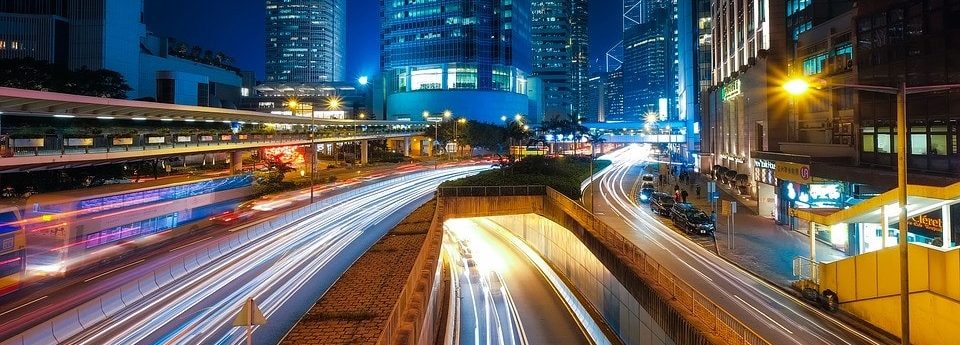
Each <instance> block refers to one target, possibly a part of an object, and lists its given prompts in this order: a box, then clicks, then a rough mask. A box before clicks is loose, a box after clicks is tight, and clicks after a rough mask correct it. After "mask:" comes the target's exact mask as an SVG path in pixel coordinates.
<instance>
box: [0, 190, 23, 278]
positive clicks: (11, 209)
mask: <svg viewBox="0 0 960 345" xmlns="http://www.w3.org/2000/svg"><path fill="white" fill-rule="evenodd" d="M25 254H26V232H25V231H24V228H23V221H22V220H21V218H20V209H19V208H18V207H16V206H4V207H0V296H3V295H5V294H8V293H10V292H13V291H16V290H17V289H19V288H20V286H21V285H22V284H23V279H24V271H25V267H26V266H25V264H24V261H25V260H24V257H25Z"/></svg>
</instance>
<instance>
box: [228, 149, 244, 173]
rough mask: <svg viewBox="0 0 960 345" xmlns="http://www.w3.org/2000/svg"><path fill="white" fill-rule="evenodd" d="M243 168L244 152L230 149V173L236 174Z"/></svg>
mask: <svg viewBox="0 0 960 345" xmlns="http://www.w3.org/2000/svg"><path fill="white" fill-rule="evenodd" d="M240 170H243V152H241V151H230V173H231V174H236V173H238V172H240Z"/></svg>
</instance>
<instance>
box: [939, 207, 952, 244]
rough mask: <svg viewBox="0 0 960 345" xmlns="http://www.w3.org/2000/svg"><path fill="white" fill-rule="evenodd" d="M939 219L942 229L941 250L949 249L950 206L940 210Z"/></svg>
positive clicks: (950, 238) (950, 236) (950, 233)
mask: <svg viewBox="0 0 960 345" xmlns="http://www.w3.org/2000/svg"><path fill="white" fill-rule="evenodd" d="M940 217H941V218H942V219H943V223H942V227H941V228H942V229H943V248H944V249H948V248H950V242H952V241H953V233H952V231H951V229H953V228H952V227H951V226H950V223H952V221H951V219H950V205H943V208H941V209H940Z"/></svg>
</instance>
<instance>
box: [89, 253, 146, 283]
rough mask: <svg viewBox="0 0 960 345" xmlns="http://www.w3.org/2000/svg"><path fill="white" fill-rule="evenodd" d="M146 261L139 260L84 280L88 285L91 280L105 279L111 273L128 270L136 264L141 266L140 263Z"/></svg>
mask: <svg viewBox="0 0 960 345" xmlns="http://www.w3.org/2000/svg"><path fill="white" fill-rule="evenodd" d="M144 261H147V259H140V260H137V261H134V262H131V263H129V264H126V265H123V266H120V267H117V268H114V269H112V270H109V271H106V272H103V273H100V274H98V275H95V276H93V277H90V278H87V279H86V280H84V281H83V282H84V283H87V282H90V281H91V280H94V279H97V278H100V277H103V276H105V275H108V274H110V273H113V272H116V271H119V270H122V269H124V268H127V267H130V266H133V265H136V264H139V263H141V262H144Z"/></svg>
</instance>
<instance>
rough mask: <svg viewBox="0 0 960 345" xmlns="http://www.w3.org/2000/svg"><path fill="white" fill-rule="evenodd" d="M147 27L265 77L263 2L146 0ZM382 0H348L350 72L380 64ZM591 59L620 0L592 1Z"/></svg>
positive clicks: (612, 32) (615, 35)
mask: <svg viewBox="0 0 960 345" xmlns="http://www.w3.org/2000/svg"><path fill="white" fill-rule="evenodd" d="M145 6H146V9H145V17H146V18H145V20H146V24H147V30H150V31H152V32H154V33H156V34H158V35H160V36H169V37H173V38H176V39H177V40H179V41H184V42H189V43H190V44H194V45H199V46H202V47H204V48H205V49H210V50H212V51H214V52H217V51H222V52H224V53H226V54H227V55H229V56H231V57H233V58H234V60H236V62H235V65H237V67H239V68H241V69H244V70H252V71H255V72H256V73H257V77H258V78H260V79H262V78H263V63H264V62H263V60H264V11H265V9H264V1H263V0H146V5H145ZM377 6H379V1H378V0H347V75H348V76H352V77H358V76H361V75H371V74H374V73H376V71H377V68H378V67H379V63H380V62H379V61H380V58H379V44H378V42H377V40H378V36H379V29H380V26H379V20H380V19H379V17H378V15H377ZM589 6H590V60H591V61H594V60H598V59H599V60H601V61H602V58H603V54H604V52H606V50H607V49H608V48H609V47H611V46H613V45H614V44H616V43H617V42H618V41H619V40H620V25H621V23H620V19H619V18H620V11H621V9H620V6H622V4H621V1H620V0H590V3H589Z"/></svg>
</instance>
